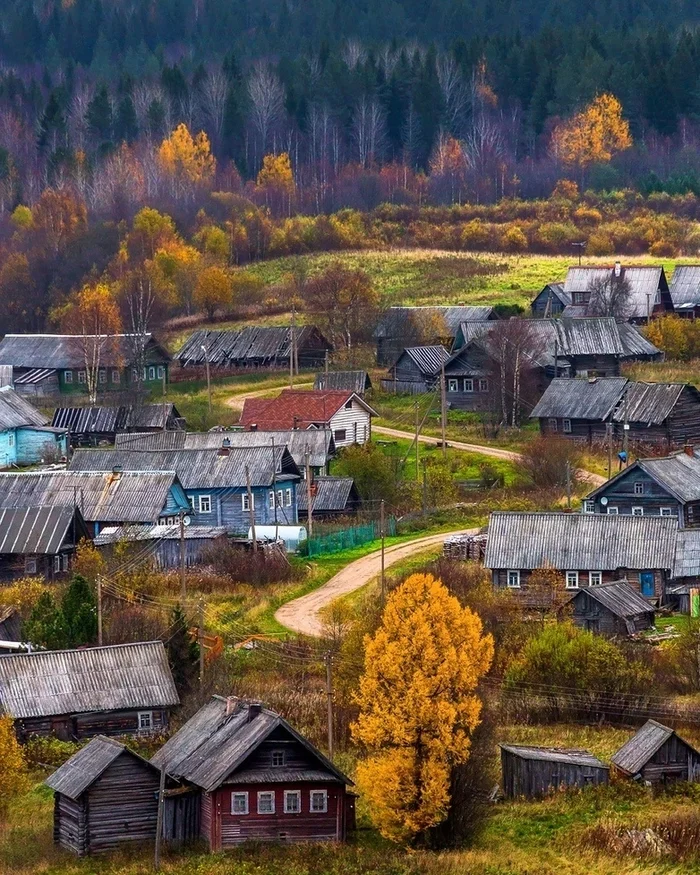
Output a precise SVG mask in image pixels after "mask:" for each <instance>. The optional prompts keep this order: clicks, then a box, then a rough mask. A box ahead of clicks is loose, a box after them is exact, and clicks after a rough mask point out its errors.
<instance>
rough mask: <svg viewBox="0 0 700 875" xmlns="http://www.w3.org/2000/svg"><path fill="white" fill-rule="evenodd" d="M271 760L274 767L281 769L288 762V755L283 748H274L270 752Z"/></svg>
mask: <svg viewBox="0 0 700 875" xmlns="http://www.w3.org/2000/svg"><path fill="white" fill-rule="evenodd" d="M270 762H271V763H272V765H273V767H274V768H276V769H279V768H280V767H281V766H283V765H284V764H285V762H286V757H285V755H284V751H283V750H273V751H272V753H271V754H270Z"/></svg>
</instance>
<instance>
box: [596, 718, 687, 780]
mask: <svg viewBox="0 0 700 875" xmlns="http://www.w3.org/2000/svg"><path fill="white" fill-rule="evenodd" d="M672 735H675V736H676V738H678V740H679V741H681V742H682V743H683V744H684V745H686V747H689V748H690V749H691V750H695V748H693V746H692V745H690V744H688V742H687V741H685V739H683V738H681V737H680V736H679V735H678V733H677V732H674V731H673V729H671V728H670V727H668V726H664V725H663V723H658V722H657V721H656V720H647V722H646V723H645V724H644V726H642V728H641V729H640V730H638V731H637V732H636V733H635V734H634V735H633V736H632V738H630V740H629V741H627V742H626V743H625V744H623V745H622V747H621V748H620V749H619V750H618V751H617V753H615V754H614V755H613V756H612V757H611V759H610V762H612V763H613V764H614V765H616V766H617V767H618V769H621V770H622V771H623V772H626V773H627V774H628V775H636V774H637V773H638V772H639V771H640V770H641V769H642V768H643V767H644V765H645V764H646V763H648V762H649V760H650V759H651V758H652V757H653V756H654V754H655V753H656V752H657V750H658V749H659V748H660V747H661V746H662V745H663V744H664V743H665V742H667V741H668V739H669V738H670V737H671V736H672ZM696 753H697V751H696Z"/></svg>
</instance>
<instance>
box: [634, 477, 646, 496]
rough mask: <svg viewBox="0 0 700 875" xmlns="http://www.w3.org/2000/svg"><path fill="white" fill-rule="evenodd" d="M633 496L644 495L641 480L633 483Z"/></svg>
mask: <svg viewBox="0 0 700 875" xmlns="http://www.w3.org/2000/svg"><path fill="white" fill-rule="evenodd" d="M634 494H635V495H644V482H643V481H642V480H637V481H636V482H635V484H634Z"/></svg>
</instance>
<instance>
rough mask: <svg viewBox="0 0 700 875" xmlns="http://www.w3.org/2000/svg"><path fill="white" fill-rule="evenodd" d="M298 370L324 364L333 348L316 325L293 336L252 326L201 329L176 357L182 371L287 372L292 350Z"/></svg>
mask: <svg viewBox="0 0 700 875" xmlns="http://www.w3.org/2000/svg"><path fill="white" fill-rule="evenodd" d="M292 337H293V340H294V350H295V359H296V363H297V364H298V366H299V367H300V368H316V367H318V366H319V365H322V364H324V362H325V360H326V354H327V353H328V352H331V351H332V350H333V344H332V343H330V341H328V340H326V338H325V337H324V336H323V334H321V332H320V331H319V329H318V328H316V326H315V325H299V326H297V327H296V329H294V334H293V335H292V328H291V326H273V327H269V326H265V327H261V326H258V325H251V326H248V327H247V328H242V329H240V330H238V331H228V330H218V331H217V330H214V331H212V330H209V329H201V330H199V331H194V332H192V334H191V335H190V336H189V337H188V338H187V340H186V341H185V343H184V344H183V345H182V347H181V349H180V350H179V351H178V352H177V353H176V355H175V360H176V361H177V362H178V364H179V365H180V367H182V368H188V369H193V368H199V369H204V368H205V367H206V365H207V364H208V365H209V367H211V368H215V369H216V370H218V371H221V370H237V369H242V368H288V367H289V358H290V355H291V350H292Z"/></svg>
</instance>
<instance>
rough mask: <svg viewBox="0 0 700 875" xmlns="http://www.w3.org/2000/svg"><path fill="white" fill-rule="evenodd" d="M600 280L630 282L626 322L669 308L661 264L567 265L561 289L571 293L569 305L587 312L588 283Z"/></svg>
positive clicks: (588, 300) (664, 311)
mask: <svg viewBox="0 0 700 875" xmlns="http://www.w3.org/2000/svg"><path fill="white" fill-rule="evenodd" d="M601 280H609V281H610V282H616V281H624V280H626V281H627V282H628V283H629V286H630V294H629V300H628V302H627V307H626V310H627V312H626V314H625V315H626V318H627V320H628V321H629V322H635V323H638V324H639V323H644V322H647V321H648V320H649V319H650V318H651V317H653V316H660V315H662V314H664V313H672V312H673V301H672V299H671V294H670V292H669V288H668V282H667V280H666V274H665V272H664V269H663V267H661V266H658V265H657V266H642V267H640V266H635V267H627V266H625V265H622V264H620V262H616V263H615V265H614V266H612V267H600V266H598V265H595V266H583V267H570V268H569V270H568V271H567V274H566V280H565V281H564V293H565V294H566V295H567V296H570V297H571V305H572V306H573V307H579V308H580V309H581V310H582V313H581V315H589V313H588V309H587V308H588V305H589V303H590V300H591V287H592V285H593V284H594V283H596V282H597V281H601Z"/></svg>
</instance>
